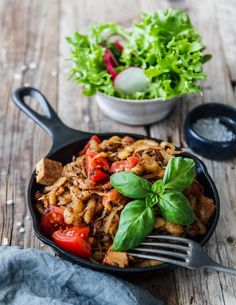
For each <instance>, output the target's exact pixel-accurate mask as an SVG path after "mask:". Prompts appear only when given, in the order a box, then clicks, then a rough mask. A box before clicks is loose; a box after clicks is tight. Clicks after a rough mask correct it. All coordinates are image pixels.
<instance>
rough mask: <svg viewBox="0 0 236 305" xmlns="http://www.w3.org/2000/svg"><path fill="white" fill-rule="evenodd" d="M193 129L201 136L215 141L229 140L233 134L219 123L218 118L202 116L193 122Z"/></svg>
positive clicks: (233, 136)
mask: <svg viewBox="0 0 236 305" xmlns="http://www.w3.org/2000/svg"><path fill="white" fill-rule="evenodd" d="M193 129H194V131H195V132H196V133H198V134H199V135H200V136H201V137H203V138H205V139H207V140H211V141H215V142H229V141H232V140H234V139H235V134H234V132H232V131H231V130H229V129H228V128H227V127H226V126H225V125H224V124H222V123H221V121H220V119H219V118H211V117H208V118H202V119H199V120H197V121H196V122H195V123H194V124H193Z"/></svg>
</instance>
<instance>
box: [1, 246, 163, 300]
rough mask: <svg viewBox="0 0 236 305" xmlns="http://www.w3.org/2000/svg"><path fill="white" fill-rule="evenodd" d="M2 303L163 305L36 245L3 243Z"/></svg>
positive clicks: (124, 283) (142, 291)
mask: <svg viewBox="0 0 236 305" xmlns="http://www.w3.org/2000/svg"><path fill="white" fill-rule="evenodd" d="M0 304H1V305H49V304H50V305H69V304H70V305H71V304H73V305H74V304H76V305H80V304H81V305H108V304H109V305H113V304H118V305H139V304H140V305H141V304H142V305H154V304H155V305H161V304H162V303H161V302H160V301H159V300H157V299H156V298H154V297H153V296H152V295H151V294H149V293H148V292H147V291H145V290H143V289H141V288H138V287H135V286H133V285H131V284H129V283H127V282H125V281H123V280H120V279H117V278H115V277H113V276H111V275H107V274H104V273H101V272H96V271H92V270H90V269H86V268H82V267H80V266H77V265H75V264H72V263H70V262H67V261H64V260H62V259H60V258H58V257H54V256H52V255H50V254H49V253H46V252H44V251H40V250H36V249H25V250H23V249H20V248H18V247H0Z"/></svg>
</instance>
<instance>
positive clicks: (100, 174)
mask: <svg viewBox="0 0 236 305" xmlns="http://www.w3.org/2000/svg"><path fill="white" fill-rule="evenodd" d="M108 177H109V174H107V173H105V172H104V171H103V170H102V169H101V168H95V169H94V170H93V173H92V175H91V179H92V180H93V181H94V182H98V181H101V180H104V179H106V178H108Z"/></svg>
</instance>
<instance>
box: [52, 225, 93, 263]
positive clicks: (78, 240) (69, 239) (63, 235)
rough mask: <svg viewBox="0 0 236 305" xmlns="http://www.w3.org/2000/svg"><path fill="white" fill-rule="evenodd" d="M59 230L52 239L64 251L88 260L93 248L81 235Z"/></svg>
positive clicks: (74, 231) (68, 230)
mask: <svg viewBox="0 0 236 305" xmlns="http://www.w3.org/2000/svg"><path fill="white" fill-rule="evenodd" d="M71 229H72V228H70V229H67V230H64V231H63V230H58V231H55V232H54V233H53V234H52V239H53V240H54V241H55V243H56V244H57V245H58V246H60V247H61V248H62V249H63V250H66V251H68V252H71V253H73V254H75V255H78V256H80V257H83V258H86V257H89V256H90V255H91V246H90V244H89V243H88V242H87V241H85V240H84V239H83V238H82V237H81V233H78V232H76V230H75V229H74V228H73V230H71Z"/></svg>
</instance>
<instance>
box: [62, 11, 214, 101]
mask: <svg viewBox="0 0 236 305" xmlns="http://www.w3.org/2000/svg"><path fill="white" fill-rule="evenodd" d="M67 42H68V43H69V45H70V47H71V55H70V58H69V59H70V60H71V61H72V62H73V67H72V68H71V70H70V78H72V79H74V80H75V81H76V82H77V83H79V84H80V85H82V87H83V93H84V94H85V95H94V94H96V92H102V93H104V94H107V95H111V96H116V97H121V98H129V99H153V98H158V97H160V98H162V99H164V100H168V99H171V98H173V97H176V96H181V95H184V94H189V93H201V88H200V86H199V84H198V81H199V80H203V79H205V78H206V74H204V73H203V64H204V63H205V62H206V61H207V60H209V59H210V58H211V55H209V54H206V55H204V54H203V51H204V49H205V47H204V45H203V44H202V43H201V37H200V35H199V34H198V33H197V31H196V30H195V28H194V27H193V25H192V24H191V21H190V19H189V17H188V15H187V14H186V13H185V12H183V11H179V10H174V9H169V10H166V11H157V12H154V13H143V14H142V15H141V20H140V21H138V22H135V23H134V24H133V27H132V28H131V29H126V28H123V27H122V26H120V25H119V24H117V23H108V24H102V25H94V26H93V27H92V28H91V30H90V31H89V33H88V34H84V35H83V34H81V33H78V32H75V33H73V34H72V35H71V36H70V37H67ZM129 67H139V68H141V69H143V70H144V73H145V75H146V76H147V78H148V86H147V87H145V90H143V89H140V90H139V89H137V91H136V92H133V93H132V94H129V95H127V93H126V94H124V92H122V91H119V90H117V89H116V88H115V87H114V79H115V78H116V76H117V75H118V74H119V73H120V72H121V71H123V70H124V69H127V68H129Z"/></svg>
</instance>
